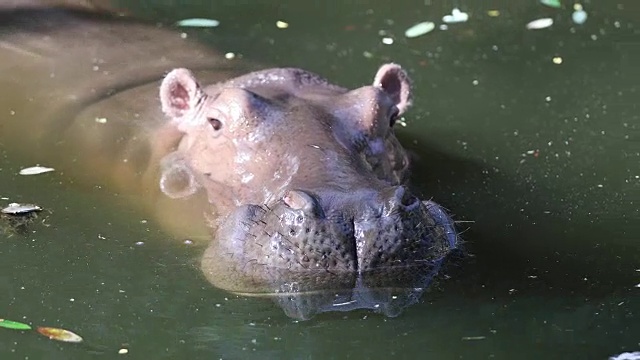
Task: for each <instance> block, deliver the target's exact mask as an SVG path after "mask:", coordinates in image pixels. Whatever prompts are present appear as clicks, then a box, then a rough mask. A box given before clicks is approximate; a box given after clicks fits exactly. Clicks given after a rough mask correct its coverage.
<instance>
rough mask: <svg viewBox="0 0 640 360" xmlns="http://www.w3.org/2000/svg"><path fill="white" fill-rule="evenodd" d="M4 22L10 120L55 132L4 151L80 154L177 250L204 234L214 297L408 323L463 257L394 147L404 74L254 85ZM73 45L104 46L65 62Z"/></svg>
mask: <svg viewBox="0 0 640 360" xmlns="http://www.w3.org/2000/svg"><path fill="white" fill-rule="evenodd" d="M0 3H1V2H0ZM9 3H11V2H9ZM6 7H7V8H8V9H4V10H2V9H3V8H2V7H0V18H1V19H0V20H3V21H2V22H1V24H0V44H1V45H2V47H3V48H4V50H7V49H8V50H7V51H8V52H5V54H3V55H0V69H7V68H10V67H11V68H12V69H14V73H13V74H12V75H9V76H7V75H6V74H4V75H2V76H1V77H0V85H3V87H5V88H6V85H10V86H12V87H13V89H14V90H13V92H12V96H11V97H10V98H4V99H3V100H0V111H4V113H9V112H10V113H12V114H18V115H23V114H19V113H27V114H33V113H34V112H36V111H37V110H44V109H46V110H47V111H46V113H47V114H48V116H49V117H50V119H48V120H47V122H37V121H38V119H35V120H34V119H29V120H30V121H32V123H31V124H29V126H25V121H26V120H25V119H26V118H25V117H24V116H19V118H20V120H15V119H13V118H9V119H8V120H6V121H4V122H3V124H2V126H3V135H5V134H9V136H2V137H1V138H0V140H2V141H3V142H4V143H5V144H14V145H15V143H12V141H14V140H12V139H21V140H19V142H21V141H24V140H25V139H30V140H36V141H38V147H39V150H41V151H42V150H43V151H44V153H45V154H53V153H58V154H59V153H64V154H69V153H71V154H74V161H73V163H74V167H75V168H76V169H77V167H78V165H82V166H85V167H86V169H88V170H86V171H84V172H82V171H77V170H75V172H76V173H83V174H79V176H80V175H84V176H85V177H87V178H88V179H90V180H89V181H90V182H96V181H97V182H99V183H100V184H103V183H104V184H108V185H110V186H112V188H113V189H114V191H120V192H128V193H135V194H137V195H138V196H139V199H144V201H138V202H137V203H138V205H140V203H142V204H143V205H145V206H143V208H144V209H145V210H146V211H151V212H153V213H155V214H156V219H158V223H159V224H161V225H163V226H166V228H168V229H170V232H171V233H173V234H181V235H177V236H182V237H184V236H187V235H189V234H194V233H198V234H200V235H199V236H200V237H201V238H202V240H201V243H203V248H204V253H203V255H202V258H201V260H200V268H201V270H202V273H203V274H204V277H205V278H206V279H207V280H208V281H209V282H210V283H211V284H212V285H213V286H215V287H218V288H220V289H223V290H226V291H229V292H232V293H236V294H241V295H246V296H261V297H269V298H272V299H273V300H274V301H275V302H276V303H277V304H278V305H279V306H280V307H281V308H282V309H283V310H284V312H285V313H286V314H287V315H288V316H290V317H293V318H297V319H308V318H311V317H312V316H314V315H316V314H318V313H321V312H326V311H347V310H353V309H359V308H365V309H372V310H373V311H375V312H379V313H383V314H385V315H387V316H397V315H398V314H400V312H401V311H402V310H403V309H404V308H406V307H407V306H408V305H410V304H412V303H415V302H416V301H417V300H418V299H419V297H420V295H421V293H422V292H423V291H424V289H426V288H427V287H428V286H429V284H430V283H431V281H432V279H433V278H434V276H436V275H437V273H438V271H439V268H440V267H441V264H442V263H443V261H444V260H445V259H446V258H447V256H448V255H449V254H450V253H451V252H452V251H454V250H455V249H456V248H458V246H459V240H458V234H457V232H456V229H455V226H454V222H453V221H452V219H451V217H450V216H449V215H448V214H447V212H446V211H445V210H444V209H443V208H442V207H441V206H439V205H438V204H436V203H435V202H433V201H424V200H421V199H420V198H419V197H418V196H416V195H415V194H413V193H412V192H411V190H410V189H409V188H408V185H407V181H408V176H409V161H408V156H407V153H406V152H405V150H404V149H403V147H402V146H401V144H400V142H399V141H398V139H397V138H396V136H395V133H394V127H395V125H396V123H397V120H398V119H399V118H400V117H401V116H403V115H404V114H405V113H406V111H407V110H408V109H409V107H410V106H411V104H412V92H411V81H410V79H409V76H408V74H407V72H406V71H405V70H404V69H403V68H402V67H401V66H399V65H397V64H394V63H388V64H383V65H382V66H381V67H380V68H379V69H378V71H377V72H376V74H375V75H374V76H373V82H372V84H371V85H367V86H363V87H360V88H357V89H353V90H350V89H347V88H344V87H342V86H339V85H335V84H333V83H331V82H329V81H328V80H326V79H324V78H322V77H321V76H319V75H317V74H315V73H313V72H310V71H306V70H302V69H298V68H270V69H262V70H258V69H260V68H262V67H260V66H254V65H252V64H251V65H246V69H245V67H243V66H240V65H238V64H230V63H229V62H225V61H224V59H223V58H222V57H221V56H220V55H219V54H217V53H216V52H215V51H214V50H212V49H208V48H207V47H206V46H205V45H202V44H198V43H196V42H193V41H188V40H185V39H182V38H180V37H178V36H176V34H175V33H173V32H172V31H171V30H170V29H163V28H159V27H156V26H149V25H147V24H144V23H139V22H136V21H135V20H132V19H126V18H122V17H116V16H109V15H108V14H103V13H100V14H97V13H96V10H95V9H91V10H90V11H89V10H88V9H78V8H75V9H70V8H65V7H58V6H48V7H41V8H39V7H37V6H36V7H34V6H33V5H31V6H29V8H26V7H19V5H12V6H6ZM132 34H134V35H135V36H133V35H132ZM73 36H75V37H81V38H82V39H83V41H85V42H86V43H88V44H90V46H84V47H83V46H75V47H73V46H72V47H67V48H64V47H62V46H61V44H64V43H65V41H67V42H68V39H69V38H70V37H73ZM161 38H167V39H170V40H169V41H166V42H164V46H161V45H159V44H160V43H157V42H155V43H152V44H150V41H149V39H161ZM112 44H118V49H115V50H114V49H112V48H111V49H110V48H109V47H110V46H111V45H112ZM123 49H124V50H123ZM134 49H135V50H134ZM140 49H144V51H142V50H140ZM176 49H177V50H176ZM168 50H170V51H171V52H170V53H165V52H167V51H168ZM131 52H134V54H132V53H131ZM17 64H20V66H17ZM79 65H81V66H79ZM83 66H84V68H83ZM252 67H255V68H252ZM85 68H86V69H87V70H84V69H85ZM20 69H24V70H23V71H24V74H22V75H23V77H20V76H19V75H20V74H16V73H15V72H16V71H20ZM79 69H80V70H79ZM88 69H91V70H88ZM189 69H191V70H189ZM243 70H247V71H243ZM242 73H244V74H242ZM165 74H166V76H164V75H165ZM160 79H162V81H161V84H160V89H159V101H158V100H157V97H158V95H157V93H156V91H157V84H158V82H160ZM201 84H209V85H206V86H205V85H201ZM0 95H1V94H0ZM21 97H25V98H27V99H28V100H27V101H25V100H24V99H22V98H21ZM0 98H1V97H0ZM34 108H35V110H34ZM52 122H53V123H54V124H52ZM27 129H29V131H25V130H27ZM114 144H115V145H114ZM105 149H108V151H105ZM48 159H49V158H47V160H48ZM51 159H54V157H51ZM50 161H54V160H50ZM55 161H58V163H59V164H61V165H60V166H64V165H63V164H64V160H63V159H60V158H56V160H55ZM67 161H68V160H67ZM205 234H206V235H205Z"/></svg>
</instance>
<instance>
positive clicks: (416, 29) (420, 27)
mask: <svg viewBox="0 0 640 360" xmlns="http://www.w3.org/2000/svg"><path fill="white" fill-rule="evenodd" d="M435 28H436V24H434V23H432V22H431V21H424V22H421V23H418V24H415V25H413V26H412V27H410V28H408V29H407V30H406V31H405V32H404V36H406V37H408V38H415V37H418V36H422V35H424V34H428V33H430V32H431V31H433V29H435Z"/></svg>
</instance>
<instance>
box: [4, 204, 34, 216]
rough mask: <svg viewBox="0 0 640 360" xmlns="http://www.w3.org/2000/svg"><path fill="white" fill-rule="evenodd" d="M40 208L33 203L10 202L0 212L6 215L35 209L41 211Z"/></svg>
mask: <svg viewBox="0 0 640 360" xmlns="http://www.w3.org/2000/svg"><path fill="white" fill-rule="evenodd" d="M41 210H42V208H41V207H40V206H38V205H34V204H18V203H11V204H9V206H7V207H6V208H4V209H2V210H1V211H0V212H2V213H3V214H8V215H25V214H29V213H32V212H36V211H41Z"/></svg>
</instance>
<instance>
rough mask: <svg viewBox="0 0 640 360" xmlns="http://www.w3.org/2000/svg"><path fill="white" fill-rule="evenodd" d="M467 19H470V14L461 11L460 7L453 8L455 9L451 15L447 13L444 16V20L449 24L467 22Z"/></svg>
mask: <svg viewBox="0 0 640 360" xmlns="http://www.w3.org/2000/svg"><path fill="white" fill-rule="evenodd" d="M467 20H469V14H468V13H466V12H462V11H460V9H458V8H453V10H451V15H445V16H443V17H442V21H443V22H445V23H447V24H455V23H460V22H465V21H467Z"/></svg>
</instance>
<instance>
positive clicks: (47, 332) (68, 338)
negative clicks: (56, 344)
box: [36, 326, 82, 343]
mask: <svg viewBox="0 0 640 360" xmlns="http://www.w3.org/2000/svg"><path fill="white" fill-rule="evenodd" d="M36 331H37V332H39V333H40V334H41V335H44V336H46V337H48V338H49V339H51V340H57V341H63V342H70V343H79V342H82V337H80V335H78V334H76V333H73V332H71V331H69V330H65V329H58V328H53V327H45V326H38V327H37V328H36Z"/></svg>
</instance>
